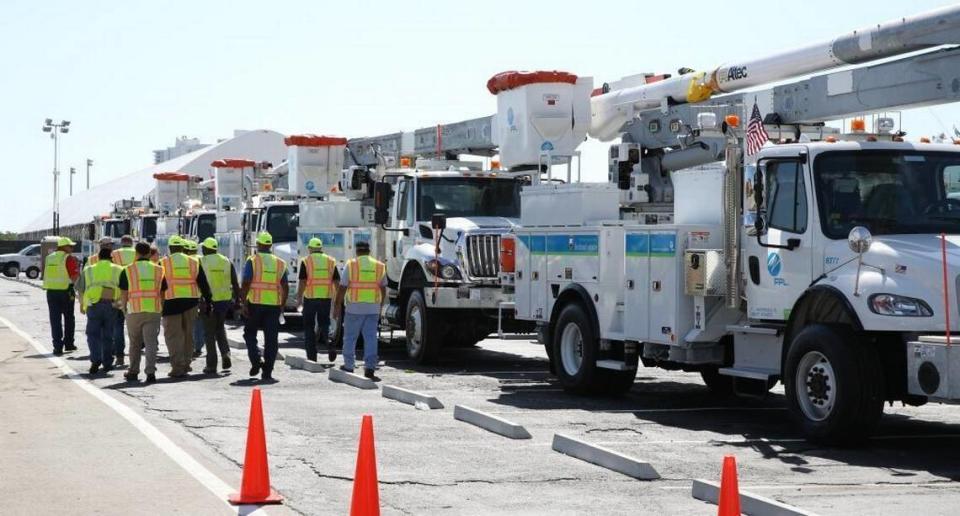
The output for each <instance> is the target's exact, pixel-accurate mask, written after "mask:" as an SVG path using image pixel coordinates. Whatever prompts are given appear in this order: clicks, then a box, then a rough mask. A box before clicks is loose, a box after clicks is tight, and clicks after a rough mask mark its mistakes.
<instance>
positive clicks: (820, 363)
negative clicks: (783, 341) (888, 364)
mask: <svg viewBox="0 0 960 516" xmlns="http://www.w3.org/2000/svg"><path fill="white" fill-rule="evenodd" d="M784 388H785V391H786V396H787V408H788V410H789V411H790V414H791V415H792V416H793V417H794V418H795V419H796V420H797V421H798V422H799V423H800V425H801V428H802V430H803V433H804V435H806V437H807V439H809V440H810V441H813V442H816V443H822V444H828V445H844V444H852V443H856V442H857V441H860V440H862V439H864V438H866V437H867V436H869V435H870V433H871V432H872V431H873V429H874V428H875V427H876V425H877V422H878V421H879V420H880V416H881V415H883V394H884V380H883V369H882V367H881V364H880V358H879V357H878V356H877V353H876V352H875V351H874V350H873V349H871V348H870V347H868V346H866V345H864V344H863V343H862V342H860V340H859V339H858V338H857V336H856V334H854V332H853V331H852V330H850V329H849V328H846V327H842V326H828V325H823V324H813V325H810V326H807V327H805V328H804V329H803V330H801V331H800V333H798V334H797V335H796V336H795V337H794V338H793V341H792V342H791V343H790V349H789V351H788V352H787V363H786V366H785V368H784Z"/></svg>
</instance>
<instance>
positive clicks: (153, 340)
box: [120, 242, 163, 383]
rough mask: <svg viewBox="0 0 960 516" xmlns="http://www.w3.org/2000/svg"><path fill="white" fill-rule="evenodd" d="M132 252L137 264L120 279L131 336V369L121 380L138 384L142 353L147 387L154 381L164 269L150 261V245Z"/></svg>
mask: <svg viewBox="0 0 960 516" xmlns="http://www.w3.org/2000/svg"><path fill="white" fill-rule="evenodd" d="M135 252H136V261H134V262H133V263H131V264H130V265H127V266H126V267H125V268H124V271H123V274H121V275H120V299H121V301H122V303H123V305H124V306H126V308H127V333H128V334H129V335H130V367H129V369H127V373H126V374H125V375H123V377H124V378H126V379H127V381H128V382H137V381H139V375H140V355H141V353H144V354H146V358H147V360H146V364H145V366H144V368H143V372H144V373H146V374H147V383H153V382H155V381H157V376H156V373H157V347H158V346H159V337H160V312H161V310H162V309H163V294H162V293H161V291H160V289H161V287H162V286H163V267H161V266H159V265H157V264H155V263H153V262H152V261H150V244H148V243H146V242H140V243H138V244H137V246H136V249H135ZM141 346H142V347H143V350H142V351H141V349H140V348H141Z"/></svg>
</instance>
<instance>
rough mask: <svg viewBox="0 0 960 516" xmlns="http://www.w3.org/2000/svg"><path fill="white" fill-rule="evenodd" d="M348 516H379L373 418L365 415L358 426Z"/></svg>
mask: <svg viewBox="0 0 960 516" xmlns="http://www.w3.org/2000/svg"><path fill="white" fill-rule="evenodd" d="M350 516H380V488H379V485H378V484H377V453H376V451H375V450H374V446H373V416H371V415H369V414H365V415H364V416H363V423H362V424H361V425H360V448H359V449H358V450H357V471H356V473H354V475H353V499H352V500H351V503H350Z"/></svg>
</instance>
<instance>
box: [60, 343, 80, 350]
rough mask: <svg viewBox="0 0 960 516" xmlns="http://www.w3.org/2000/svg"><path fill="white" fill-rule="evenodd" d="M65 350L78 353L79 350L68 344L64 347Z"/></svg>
mask: <svg viewBox="0 0 960 516" xmlns="http://www.w3.org/2000/svg"><path fill="white" fill-rule="evenodd" d="M63 350H64V351H76V350H77V346H75V345H73V344H66V345H64V346H63Z"/></svg>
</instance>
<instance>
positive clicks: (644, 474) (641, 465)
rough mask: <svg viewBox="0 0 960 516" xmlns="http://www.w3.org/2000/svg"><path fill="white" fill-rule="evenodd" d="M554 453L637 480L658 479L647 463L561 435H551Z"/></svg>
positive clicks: (657, 474)
mask: <svg viewBox="0 0 960 516" xmlns="http://www.w3.org/2000/svg"><path fill="white" fill-rule="evenodd" d="M552 448H553V450H554V451H557V452H560V453H562V454H564V455H567V456H570V457H574V458H576V459H580V460H582V461H586V462H589V463H591V464H596V465H597V466H600V467H604V468H607V469H610V470H613V471H616V472H617V473H623V474H624V475H627V476H629V477H633V478H636V479H639V480H656V479H658V478H660V474H659V473H657V470H656V469H654V468H653V466H651V465H650V463H649V462H644V461H642V460H639V459H636V458H634V457H630V456H629V455H624V454H622V453H619V452H615V451H613V450H609V449H607V448H604V447H602V446H598V445H596V444H591V443H588V442H586V441H581V440H579V439H574V438H573V437H569V436H566V435H563V434H554V435H553V446H552Z"/></svg>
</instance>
